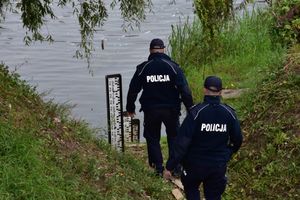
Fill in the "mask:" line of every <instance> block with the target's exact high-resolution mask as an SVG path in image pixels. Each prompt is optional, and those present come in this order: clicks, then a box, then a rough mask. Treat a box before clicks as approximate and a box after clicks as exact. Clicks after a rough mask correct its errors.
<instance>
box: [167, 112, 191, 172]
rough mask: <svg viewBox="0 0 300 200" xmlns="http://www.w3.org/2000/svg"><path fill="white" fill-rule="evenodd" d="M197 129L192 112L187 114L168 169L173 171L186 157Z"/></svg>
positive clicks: (168, 162) (168, 163)
mask: <svg viewBox="0 0 300 200" xmlns="http://www.w3.org/2000/svg"><path fill="white" fill-rule="evenodd" d="M194 130H195V122H194V120H193V117H192V115H191V114H189V115H187V117H186V118H185V120H184V121H183V123H182V125H181V127H180V130H179V134H178V136H177V137H176V140H175V143H174V148H173V154H171V155H172V156H171V157H170V158H169V160H168V161H167V164H166V169H167V170H169V171H172V170H173V169H174V168H175V167H176V166H177V165H178V164H179V163H180V162H181V161H182V159H183V158H184V156H185V154H186V153H187V151H188V149H189V146H190V144H191V141H192V137H193V134H194Z"/></svg>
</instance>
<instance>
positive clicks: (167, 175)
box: [164, 169, 172, 180]
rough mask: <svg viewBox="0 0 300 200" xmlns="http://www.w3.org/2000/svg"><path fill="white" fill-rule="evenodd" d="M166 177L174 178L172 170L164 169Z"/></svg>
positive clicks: (168, 178) (167, 178)
mask: <svg viewBox="0 0 300 200" xmlns="http://www.w3.org/2000/svg"><path fill="white" fill-rule="evenodd" d="M164 178H165V179H166V180H171V178H172V174H171V172H170V171H169V170H167V169H166V170H164Z"/></svg>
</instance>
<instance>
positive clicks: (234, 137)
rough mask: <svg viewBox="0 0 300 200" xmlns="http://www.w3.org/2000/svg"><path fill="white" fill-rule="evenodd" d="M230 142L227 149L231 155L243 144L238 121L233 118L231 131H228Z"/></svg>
mask: <svg viewBox="0 0 300 200" xmlns="http://www.w3.org/2000/svg"><path fill="white" fill-rule="evenodd" d="M229 134H230V142H229V148H230V149H231V151H232V153H236V152H237V151H238V150H239V149H240V147H241V145H242V142H243V135H242V131H241V127H240V123H239V120H238V119H237V118H235V121H234V122H233V126H232V130H231V131H230V133H229Z"/></svg>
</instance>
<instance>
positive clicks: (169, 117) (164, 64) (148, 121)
mask: <svg viewBox="0 0 300 200" xmlns="http://www.w3.org/2000/svg"><path fill="white" fill-rule="evenodd" d="M141 90H142V95H141V97H140V99H139V101H140V103H141V110H142V111H143V112H144V137H145V139H146V142H147V150H148V161H149V165H150V166H151V167H153V168H154V169H155V170H156V173H157V175H160V176H162V173H163V170H164V167H163V157H162V153H161V146H160V136H161V132H160V130H161V124H162V123H163V124H164V125H165V127H166V134H167V141H168V147H169V148H168V149H169V156H171V154H172V152H173V151H172V148H173V143H174V140H175V137H176V135H177V133H178V130H179V115H180V108H181V102H182V101H183V103H184V105H185V107H186V108H187V109H189V108H190V107H191V106H192V105H193V100H192V95H191V92H190V89H189V87H188V83H187V81H186V78H185V76H184V74H183V72H182V70H181V69H180V67H179V65H178V64H177V63H175V62H174V61H172V60H171V58H170V57H169V56H167V55H166V54H165V45H164V43H163V41H162V40H161V39H158V38H157V39H153V40H152V41H151V43H150V55H149V57H148V60H147V61H145V62H143V63H141V64H139V65H138V66H137V68H136V71H135V73H134V75H133V78H132V79H131V82H130V85H129V90H128V94H127V105H126V110H127V113H128V114H129V115H130V116H131V117H133V116H134V115H135V101H136V98H137V96H138V93H139V92H140V91H141ZM174 168H176V167H174Z"/></svg>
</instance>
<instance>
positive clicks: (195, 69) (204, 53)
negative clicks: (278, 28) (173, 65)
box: [170, 13, 285, 101]
mask: <svg viewBox="0 0 300 200" xmlns="http://www.w3.org/2000/svg"><path fill="white" fill-rule="evenodd" d="M270 25H271V21H270V19H269V17H268V15H265V14H263V13H253V14H252V15H245V16H243V18H240V19H236V20H235V21H234V22H229V23H228V24H226V25H224V28H223V31H222V32H221V33H220V34H219V35H217V36H216V40H217V41H218V44H219V47H218V52H211V50H210V49H211V48H210V47H209V46H207V45H206V42H204V40H205V35H203V33H202V29H201V24H200V22H199V20H198V19H195V20H194V22H193V23H191V24H190V23H188V22H186V23H184V24H183V25H182V26H177V27H173V32H172V35H171V36H170V46H171V52H170V53H171V56H172V58H174V60H176V61H177V62H178V63H179V64H180V65H181V67H182V68H183V70H184V72H185V73H186V75H187V77H188V81H189V83H190V85H191V88H192V90H193V92H194V96H195V99H196V100H198V101H199V100H200V99H201V98H202V96H201V95H200V94H201V92H202V86H203V80H204V77H206V76H208V75H218V76H220V77H221V78H222V79H223V82H224V87H225V88H230V89H232V88H233V89H234V88H254V87H255V86H256V84H257V81H259V80H261V78H262V77H263V76H264V73H263V71H264V70H266V69H268V67H270V66H273V65H278V64H281V63H282V61H283V59H284V58H283V56H284V53H285V51H284V49H283V48H281V46H280V45H279V44H274V43H273V41H272V37H273V36H272V35H270ZM208 59H209V60H208Z"/></svg>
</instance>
